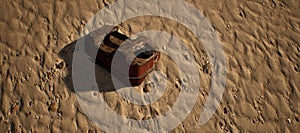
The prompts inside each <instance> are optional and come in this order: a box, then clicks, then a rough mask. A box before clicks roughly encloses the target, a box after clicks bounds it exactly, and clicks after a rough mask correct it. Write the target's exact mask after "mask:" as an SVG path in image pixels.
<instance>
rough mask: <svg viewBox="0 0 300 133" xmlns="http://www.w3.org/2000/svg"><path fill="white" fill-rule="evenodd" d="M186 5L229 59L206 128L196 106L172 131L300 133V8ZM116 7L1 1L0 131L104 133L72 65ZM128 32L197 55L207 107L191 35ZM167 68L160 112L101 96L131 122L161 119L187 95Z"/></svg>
mask: <svg viewBox="0 0 300 133" xmlns="http://www.w3.org/2000/svg"><path fill="white" fill-rule="evenodd" d="M188 2H189V3H190V4H192V5H194V6H195V7H196V8H197V9H199V10H200V11H201V12H203V13H204V15H205V16H206V17H207V18H208V19H209V20H210V21H211V23H212V25H213V27H214V28H215V29H216V30H217V31H218V33H219V34H218V35H219V37H220V39H221V42H222V46H223V47H224V52H225V55H226V59H227V80H226V81H227V82H226V84H227V85H226V89H225V93H224V97H223V99H222V100H221V104H220V106H219V108H218V109H217V111H216V113H215V114H214V115H213V117H212V118H211V119H210V120H209V121H208V123H206V124H205V125H203V126H199V125H198V119H199V114H200V113H201V111H202V106H195V107H194V109H193V110H192V112H191V114H190V115H189V116H188V117H187V118H186V119H185V120H184V121H183V122H182V124H180V125H179V126H178V127H177V128H175V129H174V130H173V132H297V131H298V132H299V131H300V122H299V119H300V74H299V72H300V40H299V38H300V1H299V0H290V1H288V2H287V1H283V0H282V1H279V0H273V1H271V0H268V1H261V0H252V1H238V0H232V1H218V2H217V1H213V0H194V1H191V0H189V1H188ZM108 3H112V1H106V0H104V1H79V0H78V1H62V0H58V1H52V0H35V1H29V0H26V1H20V2H19V1H10V2H7V1H4V0H1V2H0V29H1V30H0V35H1V36H0V51H1V53H0V63H1V67H0V73H1V76H0V81H1V83H0V86H1V90H0V99H1V100H0V107H1V108H0V132H9V131H12V132H30V131H32V132H51V131H53V132H88V131H92V132H93V131H96V132H100V131H102V130H101V129H100V128H99V127H97V126H96V125H94V124H93V123H92V122H91V121H89V120H88V119H87V117H86V115H85V114H84V113H83V111H82V109H81V108H80V105H79V103H78V102H77V99H76V94H75V92H74V90H73V86H72V78H71V70H72V69H71V64H72V52H73V50H74V45H75V41H76V40H77V39H78V37H79V33H80V32H81V30H82V28H83V27H84V25H85V23H86V22H87V21H88V20H89V19H90V18H91V17H92V16H93V15H94V14H95V13H97V12H98V11H99V10H100V9H102V8H104V6H105V5H106V4H108ZM150 22H151V23H150ZM121 27H122V28H123V30H124V32H126V33H127V34H134V33H136V32H139V31H143V30H145V29H163V30H165V31H168V32H170V33H173V34H174V35H176V36H177V37H179V38H180V39H182V41H184V42H185V43H186V44H188V45H189V46H190V47H193V48H194V49H193V50H194V52H195V53H196V55H197V56H195V57H196V60H197V62H198V64H199V68H200V69H199V71H200V73H201V82H202V84H201V85H202V87H203V89H202V90H200V93H199V97H198V100H197V104H198V105H203V102H204V101H205V98H206V97H207V93H208V92H209V86H208V85H209V79H210V72H211V69H210V68H209V67H207V65H206V62H207V60H208V58H207V56H206V53H205V50H204V49H203V46H202V45H199V44H201V43H199V42H197V39H196V38H195V37H193V35H192V34H191V33H190V32H189V31H187V30H186V29H185V28H184V27H183V26H181V25H178V24H176V22H172V21H169V20H166V19H163V18H158V17H149V16H148V17H140V18H136V19H132V20H128V21H126V22H124V24H122V25H121ZM175 27H176V28H175ZM128 29H130V30H128ZM126 30H127V31H126ZM196 44H197V45H196ZM166 66H174V64H172V62H171V61H169V59H168V57H163V58H162V60H161V61H160V62H159V64H158V69H160V70H162V71H165V72H166V73H167V75H168V77H169V81H170V82H169V83H170V84H169V85H168V86H169V87H168V88H167V91H166V93H165V95H164V96H163V97H162V98H161V99H160V101H158V103H156V104H153V105H151V106H142V107H139V106H136V105H131V104H130V103H128V102H126V101H123V100H122V98H120V97H118V96H117V93H116V92H114V91H111V90H110V91H103V92H101V93H102V94H103V95H104V97H105V100H106V101H107V103H108V104H109V105H110V106H111V107H112V108H113V109H114V110H115V111H116V112H118V113H119V114H121V115H124V116H126V117H128V118H132V119H151V117H155V115H161V114H162V113H163V112H164V111H166V110H168V109H169V108H170V107H172V104H173V103H174V101H175V100H176V97H177V96H178V94H179V89H176V88H177V85H176V78H178V77H177V75H176V69H174V68H172V67H170V68H168V69H167V68H166ZM208 66H209V65H208ZM95 69H96V72H98V73H105V71H104V70H103V69H102V68H99V67H97V66H96V68H95ZM108 78H109V77H108ZM98 79H99V78H98ZM100 81H101V80H100ZM100 81H99V82H100ZM100 84H101V83H100ZM106 85H107V86H110V84H109V83H108V84H106Z"/></svg>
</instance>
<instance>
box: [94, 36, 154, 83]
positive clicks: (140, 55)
mask: <svg viewBox="0 0 300 133" xmlns="http://www.w3.org/2000/svg"><path fill="white" fill-rule="evenodd" d="M128 38H129V37H127V36H126V35H123V34H121V33H119V32H118V31H113V32H111V33H109V34H108V35H107V36H106V37H105V38H104V40H103V43H102V45H100V47H99V50H98V52H97V58H96V61H97V62H98V63H99V64H100V65H102V66H103V67H105V68H107V69H109V70H112V71H116V72H117V73H118V75H117V77H118V78H121V79H120V80H121V81H125V80H128V79H129V81H130V83H131V85H132V86H138V85H140V84H141V83H142V82H143V81H144V80H145V78H146V77H147V75H148V74H149V73H150V72H151V71H152V70H154V67H155V64H156V62H157V61H158V59H159V58H160V53H159V52H157V51H154V50H152V49H151V46H150V45H149V44H148V43H149V42H146V41H145V40H146V38H138V39H135V40H130V39H129V41H127V40H126V39H128ZM125 40H126V41H125ZM123 43H124V44H123ZM118 48H119V50H117V49H118ZM139 50H143V51H142V52H141V51H139ZM116 52H119V54H122V56H120V58H117V59H116V61H115V62H116V63H117V64H115V65H113V66H115V67H113V68H111V67H112V60H113V57H114V55H115V54H116ZM130 59H131V60H130ZM132 59H133V60H132ZM129 63H130V64H129ZM125 65H127V66H128V65H130V67H129V70H128V69H127V70H126V69H125V68H126V67H124V66H125ZM125 75H127V76H129V77H126V76H125Z"/></svg>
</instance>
